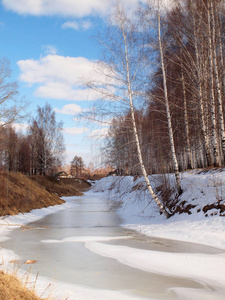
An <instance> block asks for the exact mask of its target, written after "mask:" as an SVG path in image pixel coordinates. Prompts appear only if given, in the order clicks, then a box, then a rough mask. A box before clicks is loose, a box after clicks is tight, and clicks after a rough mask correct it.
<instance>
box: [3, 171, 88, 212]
mask: <svg viewBox="0 0 225 300" xmlns="http://www.w3.org/2000/svg"><path fill="white" fill-rule="evenodd" d="M89 186H90V185H89V183H87V182H86V181H85V180H82V179H79V180H78V179H72V178H71V179H60V180H58V179H56V178H54V177H48V176H25V175H23V174H21V173H6V172H4V173H3V172H0V216H5V215H15V214H18V213H20V212H21V213H26V212H29V211H30V210H32V209H36V208H43V207H48V206H51V205H56V204H62V203H63V202H64V201H63V200H62V199H60V198H59V197H61V196H74V195H75V196H79V195H82V192H81V191H84V190H85V189H87V188H88V187H89Z"/></svg>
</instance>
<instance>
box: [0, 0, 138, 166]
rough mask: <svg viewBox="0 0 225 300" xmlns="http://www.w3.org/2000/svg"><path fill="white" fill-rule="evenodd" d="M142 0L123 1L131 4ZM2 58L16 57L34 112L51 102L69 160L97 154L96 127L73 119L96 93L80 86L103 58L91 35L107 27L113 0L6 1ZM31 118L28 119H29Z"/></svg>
mask: <svg viewBox="0 0 225 300" xmlns="http://www.w3.org/2000/svg"><path fill="white" fill-rule="evenodd" d="M137 2H138V0H124V4H125V7H126V8H127V9H131V8H133V7H134V6H135V4H136V3H137ZM0 3H1V4H0V45H1V46H0V58H2V57H7V58H8V59H9V60H10V62H11V69H12V71H13V79H15V80H18V82H19V85H20V92H21V94H22V95H24V96H26V98H27V100H28V101H29V102H30V105H29V107H28V111H29V115H30V116H33V115H35V113H36V109H37V105H39V106H44V105H45V103H46V102H47V103H49V104H50V105H51V106H52V108H53V109H54V110H55V112H56V118H57V121H63V122H64V138H65V145H66V149H67V151H66V152H67V155H66V162H67V163H68V162H70V161H71V160H72V158H73V157H74V156H75V155H79V156H82V157H83V159H84V161H85V163H86V164H88V163H89V162H94V163H96V164H98V163H99V160H98V159H96V156H97V152H98V144H99V140H97V139H95V135H96V133H98V131H96V130H100V132H105V130H106V129H105V128H104V127H102V128H101V127H99V128H93V127H92V126H91V124H90V125H87V123H86V122H85V123H82V122H77V121H75V120H74V117H76V114H77V113H79V112H81V110H85V109H88V108H89V107H90V106H91V104H92V101H93V100H95V99H96V97H95V95H94V94H92V93H88V92H87V91H84V90H82V89H81V87H80V83H81V80H80V78H81V77H82V76H85V77H87V76H88V74H89V72H90V71H91V70H92V69H93V67H94V66H95V61H96V60H97V59H98V58H99V48H98V45H97V44H96V43H95V42H94V41H93V39H91V37H92V36H94V35H97V34H98V32H99V31H101V30H102V29H104V26H105V20H106V18H107V14H108V13H110V11H111V9H112V7H113V4H114V1H113V0H1V2H0ZM24 123H26V121H25V122H24Z"/></svg>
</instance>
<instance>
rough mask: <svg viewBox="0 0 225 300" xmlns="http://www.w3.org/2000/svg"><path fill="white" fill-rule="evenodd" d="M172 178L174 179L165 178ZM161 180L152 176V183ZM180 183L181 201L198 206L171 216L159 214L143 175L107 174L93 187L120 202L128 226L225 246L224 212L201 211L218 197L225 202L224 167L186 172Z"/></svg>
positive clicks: (110, 198) (155, 234)
mask: <svg viewBox="0 0 225 300" xmlns="http://www.w3.org/2000/svg"><path fill="white" fill-rule="evenodd" d="M169 179H170V180H171V178H167V179H166V180H169ZM162 180H165V179H162V178H160V177H159V176H154V175H153V176H151V177H150V181H151V183H152V185H153V187H156V186H157V185H159V184H160V183H161V182H162ZM172 180H173V179H172ZM181 185H182V189H183V194H182V196H181V201H186V202H187V204H192V205H196V207H195V208H193V209H191V214H190V215H189V214H186V213H183V214H180V215H179V214H177V215H175V216H173V217H171V218H170V219H166V218H165V217H164V216H163V215H160V214H159V211H158V208H157V206H156V204H155V203H154V202H153V200H151V199H150V197H149V195H148V191H146V190H145V191H143V187H144V180H143V178H139V179H137V180H135V181H134V179H133V177H131V176H126V177H123V178H120V177H106V178H103V179H101V180H100V181H99V182H97V183H96V185H95V186H94V187H93V190H94V191H95V192H100V193H104V194H105V195H106V197H107V198H108V199H109V201H110V200H111V201H114V202H115V205H117V204H118V205H120V209H119V212H120V214H121V216H122V218H123V220H124V224H123V225H124V226H126V227H129V228H132V229H135V230H138V231H140V232H142V233H144V234H146V235H149V236H157V237H162V238H168V239H174V240H181V241H188V242H193V243H199V244H204V245H209V246H213V247H217V248H220V249H225V216H223V217H222V216H219V212H218V211H217V210H216V209H211V210H209V211H208V212H207V214H208V217H206V216H205V214H204V212H203V211H202V208H203V207H204V206H206V205H210V204H213V203H217V202H218V200H221V203H223V204H224V205H225V170H224V171H222V172H215V171H211V172H208V173H201V174H198V173H197V172H195V171H193V172H184V173H182V175H181ZM199 210H200V212H198V211H199Z"/></svg>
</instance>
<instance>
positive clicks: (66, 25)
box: [61, 20, 92, 30]
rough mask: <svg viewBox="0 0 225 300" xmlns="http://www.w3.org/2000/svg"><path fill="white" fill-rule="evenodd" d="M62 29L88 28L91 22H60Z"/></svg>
mask: <svg viewBox="0 0 225 300" xmlns="http://www.w3.org/2000/svg"><path fill="white" fill-rule="evenodd" d="M61 27H62V29H73V30H88V29H90V28H91V27H92V23H91V22H90V21H89V20H86V21H81V22H77V21H68V22H65V23H63V24H62V26H61Z"/></svg>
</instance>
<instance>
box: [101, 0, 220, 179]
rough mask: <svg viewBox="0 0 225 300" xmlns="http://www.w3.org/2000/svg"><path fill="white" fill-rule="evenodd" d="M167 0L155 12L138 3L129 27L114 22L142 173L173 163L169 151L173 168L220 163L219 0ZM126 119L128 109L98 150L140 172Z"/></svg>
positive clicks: (111, 160)
mask: <svg viewBox="0 0 225 300" xmlns="http://www.w3.org/2000/svg"><path fill="white" fill-rule="evenodd" d="M174 2H175V4H173V5H171V7H170V9H167V11H163V12H160V14H159V8H158V9H157V10H156V13H155V15H154V9H153V8H152V7H149V6H147V7H143V8H142V10H141V11H140V12H138V13H137V15H136V18H140V20H139V22H138V21H137V19H135V25H133V28H134V29H133V28H132V24H131V22H132V21H131V22H130V23H129V27H128V26H127V27H126V28H125V26H124V25H123V23H122V22H121V24H122V25H121V32H123V34H124V32H125V34H126V40H125V42H124V43H127V45H126V48H125V51H127V52H124V53H125V54H124V57H125V55H127V53H128V55H127V56H126V57H125V58H126V59H127V60H125V59H124V58H123V57H122V55H121V53H122V50H121V52H120V53H119V51H118V52H116V54H117V55H118V56H117V58H118V57H119V58H120V59H121V61H122V62H124V65H125V66H127V70H128V71H129V73H126V71H124V73H123V74H125V75H124V78H125V79H124V81H123V82H122V80H121V86H122V84H124V85H127V86H128V87H129V88H133V90H132V93H131V96H132V97H133V99H134V100H136V105H135V121H136V126H137V131H138V136H139V141H140V145H141V152H142V155H143V160H144V164H145V166H146V169H147V172H148V173H158V172H168V171H172V170H174V169H175V167H174V161H175V160H174V159H173V157H172V156H174V157H175V158H176V159H177V163H178V166H179V170H186V169H188V168H201V167H208V166H212V165H213V166H223V165H224V163H225V161H224V157H225V122H224V118H225V51H224V48H225V35H224V33H225V14H224V12H225V6H224V1H222V0H182V1H174ZM138 24H139V25H138ZM143 24H144V25H143ZM146 24H147V25H146ZM113 26H114V24H113V25H112V27H113ZM143 26H146V27H148V28H147V29H146V27H145V28H143ZM124 28H125V30H126V31H125V30H124ZM155 28H156V30H155ZM154 30H155V31H154ZM137 33H138V34H137ZM118 36H119V34H118ZM121 36H122V34H121ZM124 36H125V35H124ZM114 37H115V38H114V40H115V39H116V35H114ZM110 38H111V39H112V38H113V37H112V36H110ZM121 39H122V38H121ZM118 41H119V38H118ZM135 43H136V44H135ZM114 44H115V45H117V44H118V42H117V44H116V41H115V43H114ZM141 44H142V45H144V46H143V47H142V52H141V51H140V49H141V46H140V45H141ZM134 45H139V46H138V47H137V46H134ZM120 49H122V47H121V48H120ZM137 49H138V50H139V51H137V52H135V51H136V50H137ZM119 55H121V56H119ZM135 57H136V61H135ZM118 61H119V60H118ZM126 63H127V65H126ZM135 64H136V65H135ZM138 64H139V65H138ZM121 65H122V63H121ZM139 66H142V69H141V70H140V71H139V75H141V76H139V77H138V74H136V73H135V72H136V70H138V68H139V69H140V67H139ZM124 68H125V67H124ZM128 68H129V69H128ZM135 68H136V69H135ZM143 70H144V71H143ZM121 74H122V72H121ZM126 74H129V76H130V77H127V78H126V76H127V75H126ZM121 76H122V75H121ZM121 78H122V77H121ZM129 80H130V81H129ZM132 80H133V81H132ZM128 92H129V90H128ZM136 95H137V96H136ZM135 96H136V98H135ZM115 99H116V100H117V99H119V97H117V98H115ZM134 100H133V101H134ZM143 100H144V101H145V105H144V106H143V105H142V104H141V103H143ZM138 101H139V102H138ZM141 101H142V102H141ZM127 102H129V99H128V100H127ZM124 103H125V101H124ZM167 104H168V105H167ZM140 107H141V108H140ZM132 122H133V119H132V115H131V112H130V111H129V109H127V112H126V111H125V112H124V113H123V114H120V115H119V114H118V115H117V116H115V117H114V118H113V119H112V121H111V125H110V130H109V136H108V137H107V139H106V144H105V147H104V149H103V152H104V153H105V155H106V160H107V162H108V163H111V165H112V166H114V167H115V168H120V169H124V170H125V171H126V172H127V173H129V174H140V173H141V168H140V163H139V160H138V155H137V147H136V144H135V137H134V129H133V127H132ZM173 144H174V153H173Z"/></svg>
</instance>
